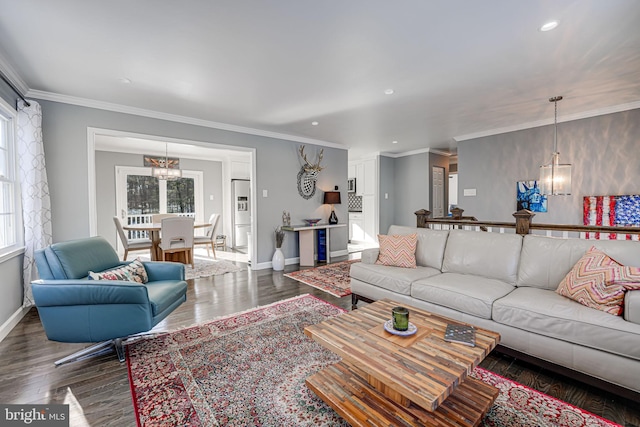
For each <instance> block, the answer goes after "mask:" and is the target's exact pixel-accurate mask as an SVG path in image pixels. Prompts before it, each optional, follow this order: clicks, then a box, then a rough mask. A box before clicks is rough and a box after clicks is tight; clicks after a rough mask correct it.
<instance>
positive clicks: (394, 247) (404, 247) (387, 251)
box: [376, 233, 418, 268]
mask: <svg viewBox="0 0 640 427" xmlns="http://www.w3.org/2000/svg"><path fill="white" fill-rule="evenodd" d="M378 242H380V253H379V254H378V260H377V261H376V264H381V265H389V266H393V267H405V268H416V246H417V244H418V235H417V234H416V233H413V234H406V235H397V234H396V235H390V236H385V235H384V234H378Z"/></svg>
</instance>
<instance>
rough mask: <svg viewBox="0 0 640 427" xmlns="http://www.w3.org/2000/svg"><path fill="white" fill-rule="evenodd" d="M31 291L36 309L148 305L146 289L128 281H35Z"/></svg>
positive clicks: (32, 283)
mask: <svg viewBox="0 0 640 427" xmlns="http://www.w3.org/2000/svg"><path fill="white" fill-rule="evenodd" d="M31 289H32V291H33V298H34V300H35V302H36V307H59V306H73V305H100V304H148V303H149V295H148V293H147V288H146V286H144V285H141V284H139V283H134V282H126V281H115V280H114V281H111V280H36V281H34V282H31Z"/></svg>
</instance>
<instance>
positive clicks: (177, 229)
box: [159, 216, 194, 268]
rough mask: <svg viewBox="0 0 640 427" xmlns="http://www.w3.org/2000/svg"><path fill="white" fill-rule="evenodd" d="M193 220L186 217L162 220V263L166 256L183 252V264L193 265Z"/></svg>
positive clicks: (192, 266) (160, 246)
mask: <svg viewBox="0 0 640 427" xmlns="http://www.w3.org/2000/svg"><path fill="white" fill-rule="evenodd" d="M193 223H194V220H193V218H188V217H179V216H176V217H172V218H164V219H163V220H162V221H161V224H162V226H161V227H160V232H161V234H162V237H161V238H160V245H159V248H160V253H161V254H162V261H165V260H166V254H174V253H178V252H183V253H184V256H185V264H191V268H194V263H193Z"/></svg>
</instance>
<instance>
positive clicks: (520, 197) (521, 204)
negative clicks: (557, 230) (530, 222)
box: [516, 181, 547, 212]
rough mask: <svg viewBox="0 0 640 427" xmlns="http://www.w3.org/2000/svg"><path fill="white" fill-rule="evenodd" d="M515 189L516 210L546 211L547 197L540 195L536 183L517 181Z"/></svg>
mask: <svg viewBox="0 0 640 427" xmlns="http://www.w3.org/2000/svg"><path fill="white" fill-rule="evenodd" d="M516 187H517V188H516V210H518V211H519V210H520V209H528V210H530V211H532V212H546V211H547V196H545V195H543V194H540V187H538V181H518V182H517V183H516Z"/></svg>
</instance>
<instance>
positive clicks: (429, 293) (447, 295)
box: [411, 273, 514, 319]
mask: <svg viewBox="0 0 640 427" xmlns="http://www.w3.org/2000/svg"><path fill="white" fill-rule="evenodd" d="M512 290H514V286H513V285H510V284H508V283H505V282H503V281H501V280H496V279H488V278H486V277H480V276H472V275H466V274H457V273H443V274H440V275H437V276H432V277H429V278H426V279H421V280H417V281H415V282H414V283H413V284H412V285H411V296H412V297H414V298H416V299H420V300H423V301H428V302H430V303H433V304H438V305H442V306H444V307H448V308H451V309H453V310H457V311H460V312H462V313H467V314H471V315H473V316H477V317H482V318H484V319H491V309H492V306H493V303H494V301H495V300H497V299H498V298H502V297H503V296H505V295H507V294H508V293H509V292H511V291H512Z"/></svg>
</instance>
